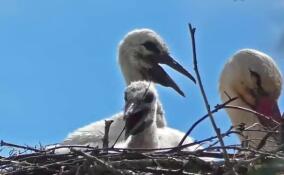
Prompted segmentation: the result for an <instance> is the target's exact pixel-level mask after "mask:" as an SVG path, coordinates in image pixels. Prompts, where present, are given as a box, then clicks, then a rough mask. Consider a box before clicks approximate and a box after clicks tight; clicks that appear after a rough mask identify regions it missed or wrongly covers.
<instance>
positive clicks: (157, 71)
mask: <svg viewBox="0 0 284 175" xmlns="http://www.w3.org/2000/svg"><path fill="white" fill-rule="evenodd" d="M152 61H153V62H152V67H151V68H147V69H146V70H145V71H144V70H142V72H141V73H142V74H145V73H146V76H147V78H148V79H150V80H152V81H154V82H155V83H159V84H161V85H163V86H166V87H171V88H173V89H174V90H176V91H177V92H178V93H179V94H180V95H182V96H183V97H184V96H185V95H184V93H183V92H182V90H181V89H180V88H179V87H178V85H177V84H176V83H175V82H174V80H173V79H172V78H171V77H170V76H169V75H168V74H167V72H166V71H164V69H163V68H162V67H161V66H160V65H159V64H166V65H168V66H170V67H171V68H173V69H175V70H176V71H178V72H180V73H181V74H183V75H185V76H187V77H188V78H189V79H191V80H192V81H193V82H194V83H195V79H194V77H193V76H192V75H191V74H190V73H189V72H188V71H187V70H185V69H184V68H183V67H182V66H181V65H180V64H179V63H178V62H177V61H176V60H174V59H173V58H172V57H171V56H169V55H168V54H161V55H155V59H152Z"/></svg>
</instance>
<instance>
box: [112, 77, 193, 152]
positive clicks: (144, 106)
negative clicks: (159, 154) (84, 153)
mask: <svg viewBox="0 0 284 175" xmlns="http://www.w3.org/2000/svg"><path fill="white" fill-rule="evenodd" d="M124 99H125V109H124V120H125V142H124V143H120V144H118V145H117V147H124V148H143V149H145V148H168V147H175V146H177V144H178V142H179V141H180V140H181V139H182V137H183V136H184V133H182V132H180V131H177V130H175V129H172V128H168V127H163V128H158V127H157V124H156V120H157V108H158V94H157V91H156V89H155V88H154V86H153V85H152V84H151V82H147V81H136V82H132V83H131V84H130V85H129V86H128V87H127V88H126V90H125V98H124ZM186 143H192V139H191V138H190V137H187V139H186ZM197 148H198V145H196V146H192V147H188V148H186V150H190V151H193V150H195V149H197Z"/></svg>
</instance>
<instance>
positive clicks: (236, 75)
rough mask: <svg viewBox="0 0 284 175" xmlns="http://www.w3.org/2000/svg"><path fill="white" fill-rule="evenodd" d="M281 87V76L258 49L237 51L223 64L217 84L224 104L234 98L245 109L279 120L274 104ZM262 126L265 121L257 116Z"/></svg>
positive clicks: (271, 62) (273, 64)
mask: <svg viewBox="0 0 284 175" xmlns="http://www.w3.org/2000/svg"><path fill="white" fill-rule="evenodd" d="M281 88H282V77H281V73H280V71H279V69H278V67H277V65H276V63H275V62H274V61H273V59H272V58H271V57H270V56H268V55H266V54H264V53H262V52H260V51H257V50H252V49H244V50H240V51H239V52H237V53H236V54H235V55H234V56H233V57H232V58H231V59H230V60H229V61H228V63H227V64H226V65H225V67H224V69H223V71H222V74H221V78H220V84H219V90H220V93H221V96H222V99H223V101H226V100H227V98H226V96H225V95H224V92H227V93H228V94H229V95H230V96H232V97H234V96H237V97H238V98H239V99H238V100H240V101H241V102H242V103H244V104H245V105H246V107H250V108H251V109H253V110H255V111H257V112H259V113H262V114H264V115H266V116H270V117H272V118H273V119H274V120H276V121H281V114H280V111H279V108H278V105H277V100H278V97H279V96H280V93H281ZM259 120H260V122H261V123H262V124H263V125H266V124H268V123H267V122H268V121H267V120H266V119H263V118H261V117H259Z"/></svg>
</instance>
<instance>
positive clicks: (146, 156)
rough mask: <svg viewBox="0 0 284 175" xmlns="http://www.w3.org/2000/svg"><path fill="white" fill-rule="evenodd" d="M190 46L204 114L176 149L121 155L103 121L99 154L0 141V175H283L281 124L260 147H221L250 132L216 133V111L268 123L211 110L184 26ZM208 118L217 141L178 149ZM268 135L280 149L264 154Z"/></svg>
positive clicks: (89, 149) (95, 150)
mask: <svg viewBox="0 0 284 175" xmlns="http://www.w3.org/2000/svg"><path fill="white" fill-rule="evenodd" d="M189 29H190V34H191V37H192V46H193V62H194V70H195V71H196V76H197V80H198V84H199V87H200V90H201V93H202V97H203V99H204V102H205V106H206V108H207V112H208V113H207V114H206V115H205V116H203V117H201V118H200V119H199V120H198V121H196V122H195V123H194V124H193V125H192V126H191V127H190V128H189V130H188V131H187V133H186V134H185V136H184V138H183V139H182V140H181V142H180V144H179V145H177V147H173V148H163V149H120V148H114V147H113V146H111V147H109V146H108V130H109V126H110V125H111V122H108V121H106V128H105V137H104V140H103V148H95V147H90V146H82V145H81V146H80V145H64V146H59V145H54V146H48V147H43V146H39V147H38V148H37V147H30V146H22V145H16V144H12V143H7V142H4V141H1V145H0V146H1V148H3V147H4V149H5V151H7V149H8V150H9V151H10V152H9V155H8V156H6V157H0V174H1V175H2V174H3V175H53V174H58V175H95V174H96V175H105V174H107V175H132V174H147V175H151V174H170V175H175V174H179V175H190V174H212V175H219V174H227V175H229V174H266V175H267V174H284V153H283V148H284V144H283V143H284V141H283V140H284V139H283V138H284V134H281V133H284V122H282V123H280V124H279V125H277V126H276V127H275V128H273V129H267V128H264V131H262V132H267V135H266V137H264V138H261V140H260V142H259V145H257V146H256V147H254V148H252V147H250V146H245V145H250V142H251V141H250V140H246V141H245V143H242V145H225V144H224V142H223V138H224V137H227V136H229V135H231V134H238V135H239V136H242V133H243V131H246V132H249V131H248V130H247V129H246V128H249V127H244V126H237V127H236V128H233V127H230V128H229V129H228V131H226V132H224V133H221V131H220V129H219V128H218V126H217V125H216V123H215V121H214V118H213V113H216V112H218V111H219V110H220V109H224V108H231V109H232V108H233V109H237V110H244V111H246V112H250V113H253V114H255V115H256V116H262V117H265V118H267V119H268V120H270V119H269V117H267V116H264V115H262V114H260V113H257V112H256V111H252V110H250V109H245V108H242V107H238V106H232V105H229V103H230V102H232V101H234V100H236V98H231V97H229V96H228V101H227V102H225V103H223V104H220V105H216V106H215V108H214V109H213V110H210V108H209V106H210V105H209V103H208V100H207V97H206V94H205V91H204V89H203V86H202V82H201V78H200V75H199V72H198V67H197V59H196V50H195V39H194V33H195V28H192V26H191V25H189ZM208 117H209V118H210V120H211V123H212V126H213V129H214V130H215V132H216V136H212V137H209V138H206V139H204V140H201V141H197V142H194V143H190V144H185V145H184V144H183V142H184V140H185V138H186V137H187V136H188V135H190V133H191V131H192V130H193V129H194V128H195V127H196V126H197V125H198V124H199V123H200V122H202V121H203V120H204V119H206V118H208ZM273 134H276V135H278V136H280V142H279V143H280V144H279V147H277V148H275V149H273V151H264V150H263V149H262V148H264V146H265V144H266V142H267V141H268V140H269V137H270V136H271V135H273ZM194 145H195V146H196V145H202V147H199V149H197V150H195V151H192V152H188V151H183V148H186V147H190V146H194Z"/></svg>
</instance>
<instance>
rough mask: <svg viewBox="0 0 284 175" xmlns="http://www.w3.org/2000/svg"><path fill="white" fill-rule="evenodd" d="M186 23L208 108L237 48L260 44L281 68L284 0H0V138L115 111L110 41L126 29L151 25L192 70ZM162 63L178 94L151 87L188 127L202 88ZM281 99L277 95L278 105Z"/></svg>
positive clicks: (174, 122)
mask: <svg viewBox="0 0 284 175" xmlns="http://www.w3.org/2000/svg"><path fill="white" fill-rule="evenodd" d="M188 22H191V23H192V24H193V25H194V26H195V27H197V32H196V42H197V53H198V61H199V67H200V72H201V75H202V78H203V83H204V86H205V89H206V92H207V94H208V97H209V101H210V104H211V106H212V107H213V106H215V105H216V104H217V103H220V98H219V94H218V91H217V86H218V78H219V74H220V71H221V68H222V66H223V65H224V63H225V62H226V60H227V59H228V57H229V56H230V55H232V54H233V53H234V52H236V51H237V50H239V49H241V48H255V49H259V50H261V51H263V52H266V53H267V54H269V55H271V56H272V57H274V58H275V60H276V62H277V63H278V65H279V67H280V69H281V70H284V46H283V45H281V43H282V44H283V43H284V41H281V38H282V39H283V38H284V32H283V28H284V1H283V0H278V1H266V0H243V1H238V0H219V1H218V2H217V1H216V2H213V1H197V0H180V1H175V0H167V1H164V0H157V1H151V0H143V1H138V0H124V1H115V0H112V1H110V0H104V1H91V0H86V1H67V0H60V1H58V0H57V1H55V0H52V1H37V0H29V1H20V0H1V1H0V48H1V49H0V117H1V123H0V139H3V140H5V141H8V142H13V143H17V144H28V145H35V144H38V143H42V144H51V143H57V142H60V141H62V140H63V139H64V138H65V136H66V135H67V134H68V133H69V132H71V131H73V130H74V129H76V128H78V127H81V126H84V125H86V124H88V123H91V122H93V121H96V120H99V119H103V118H105V117H108V116H111V115H112V114H115V113H117V112H119V111H121V110H122V109H123V91H124V88H125V84H124V80H123V78H122V75H121V73H120V70H119V67H118V64H117V44H118V43H119V41H120V40H121V39H122V37H123V36H124V35H125V34H126V33H127V32H128V31H130V30H132V29H135V28H142V27H143V28H151V29H153V30H155V31H157V32H158V33H159V34H160V35H161V36H162V37H163V38H164V39H165V41H166V42H167V44H168V45H169V47H170V50H171V53H172V55H173V56H174V57H176V58H177V59H178V60H179V62H180V63H182V64H183V65H184V66H185V67H186V68H187V69H188V70H190V71H191V72H193V66H192V58H191V55H192V52H191V45H190V38H189V33H188V28H187V23H188ZM283 40H284V39H283ZM167 70H168V72H169V73H170V74H171V75H172V77H173V78H174V79H175V80H176V82H177V83H178V84H179V86H180V87H181V88H182V89H183V91H184V92H185V93H186V98H183V97H181V96H179V95H178V94H177V93H176V92H175V91H173V90H172V89H169V88H165V87H161V86H158V91H159V93H160V98H161V101H162V103H163V105H164V108H165V111H166V116H167V119H168V124H169V125H170V126H171V127H174V128H178V129H180V130H182V131H186V130H187V129H188V128H189V127H190V126H191V124H192V123H193V122H194V121H196V120H197V119H198V118H200V117H201V116H203V115H204V114H205V113H206V112H205V111H206V110H205V107H204V105H203V101H202V97H201V95H200V92H199V90H198V88H197V86H195V85H194V84H193V83H192V82H190V81H189V80H188V79H186V78H185V77H183V76H181V75H180V74H178V73H176V72H174V71H172V70H169V69H167ZM281 106H282V107H281ZM283 106H284V102H283V98H282V99H281V100H280V108H281V109H282V110H281V111H283V110H284V107H283ZM216 120H217V123H218V125H219V127H220V128H221V129H222V130H226V129H228V128H229V127H230V125H231V124H230V121H229V119H228V118H227V116H226V114H225V112H220V113H218V114H217V115H216ZM211 135H214V132H213V129H212V127H211V124H210V123H209V120H207V121H205V122H204V123H202V124H201V125H199V127H197V128H196V129H195V130H194V132H193V133H192V136H193V137H195V138H196V139H202V138H206V137H208V136H211ZM226 142H227V143H237V139H236V138H235V137H231V138H228V139H226Z"/></svg>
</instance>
